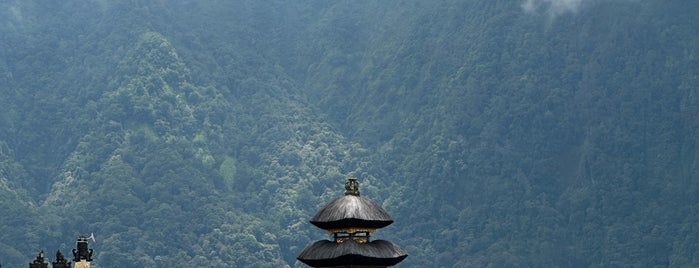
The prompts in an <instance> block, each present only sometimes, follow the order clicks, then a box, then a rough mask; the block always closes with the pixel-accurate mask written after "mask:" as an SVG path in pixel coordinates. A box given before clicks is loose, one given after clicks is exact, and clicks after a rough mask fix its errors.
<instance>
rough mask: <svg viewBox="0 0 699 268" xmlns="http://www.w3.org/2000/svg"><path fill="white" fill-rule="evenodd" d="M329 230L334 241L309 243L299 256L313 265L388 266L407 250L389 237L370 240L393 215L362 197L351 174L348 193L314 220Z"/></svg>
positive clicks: (390, 221)
mask: <svg viewBox="0 0 699 268" xmlns="http://www.w3.org/2000/svg"><path fill="white" fill-rule="evenodd" d="M311 223H312V224H313V225H315V226H317V227H318V228H321V229H324V230H327V232H328V234H331V235H332V238H333V240H332V241H331V240H320V241H316V242H315V243H313V244H311V245H309V246H307V247H306V248H305V249H304V250H303V251H301V254H299V256H298V257H297V259H298V260H299V261H301V262H303V263H305V264H306V265H308V266H311V267H372V268H379V267H388V266H393V265H396V264H398V263H399V262H401V261H402V260H403V259H405V258H406V257H407V256H408V253H407V252H406V251H405V250H403V249H402V248H400V247H399V246H398V245H396V244H393V243H392V242H389V241H386V240H371V239H370V238H371V234H373V233H375V232H376V230H377V229H379V228H383V227H386V226H388V225H390V224H391V223H393V219H392V218H391V216H390V215H388V213H387V212H386V211H385V210H384V209H383V208H382V207H381V206H379V204H377V203H376V202H374V201H373V200H371V199H369V198H366V197H363V196H360V194H359V183H358V182H357V179H356V178H354V176H350V177H349V178H348V180H347V182H346V183H345V195H344V196H340V197H338V198H335V199H334V200H332V201H330V203H328V204H327V205H325V207H323V208H322V209H321V210H320V211H318V213H317V214H316V215H315V216H314V217H313V218H312V219H311Z"/></svg>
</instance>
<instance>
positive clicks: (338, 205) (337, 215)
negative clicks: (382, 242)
mask: <svg viewBox="0 0 699 268" xmlns="http://www.w3.org/2000/svg"><path fill="white" fill-rule="evenodd" d="M311 223H312V224H313V225H315V226H318V227H320V228H321V229H325V230H328V229H339V228H349V227H355V228H383V227H386V226H388V225H390V224H391V223H393V219H392V218H391V216H390V215H388V212H386V211H385V210H384V209H383V208H382V207H381V206H379V204H377V203H376V202H374V200H371V199H369V198H366V197H363V196H356V195H344V196H340V197H338V198H335V200H333V201H330V203H328V204H327V205H325V207H323V208H322V209H321V210H320V211H318V213H317V214H316V215H315V216H313V218H312V219H311Z"/></svg>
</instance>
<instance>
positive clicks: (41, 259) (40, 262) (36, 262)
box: [29, 250, 49, 268]
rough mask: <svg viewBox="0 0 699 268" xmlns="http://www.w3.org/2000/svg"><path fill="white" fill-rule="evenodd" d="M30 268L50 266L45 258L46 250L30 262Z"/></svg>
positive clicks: (47, 267) (46, 267)
mask: <svg viewBox="0 0 699 268" xmlns="http://www.w3.org/2000/svg"><path fill="white" fill-rule="evenodd" d="M29 268H49V264H48V263H47V262H46V261H45V260H44V251H43V250H42V251H41V252H39V255H36V259H34V261H32V262H31V263H29Z"/></svg>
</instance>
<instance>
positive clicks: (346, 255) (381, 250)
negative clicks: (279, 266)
mask: <svg viewBox="0 0 699 268" xmlns="http://www.w3.org/2000/svg"><path fill="white" fill-rule="evenodd" d="M406 257H408V252H406V251H405V250H403V249H402V248H400V247H399V246H397V245H396V244H393V243H391V242H389V241H386V240H374V241H371V242H369V243H364V244H360V243H357V242H355V241H354V240H347V241H345V242H344V243H335V242H332V241H328V240H321V241H317V242H315V243H313V244H311V245H310V246H308V247H306V248H305V249H304V250H303V251H301V254H299V256H298V257H297V259H298V260H299V261H301V262H303V263H305V264H306V265H308V266H311V267H333V266H350V265H365V266H393V265H396V264H398V263H399V262H401V261H402V260H403V259H405V258H406Z"/></svg>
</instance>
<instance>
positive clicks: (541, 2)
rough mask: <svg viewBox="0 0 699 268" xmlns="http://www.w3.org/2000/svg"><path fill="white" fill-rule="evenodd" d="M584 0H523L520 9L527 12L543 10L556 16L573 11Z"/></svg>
mask: <svg viewBox="0 0 699 268" xmlns="http://www.w3.org/2000/svg"><path fill="white" fill-rule="evenodd" d="M583 1H585V0H525V1H524V2H523V3H522V9H523V10H524V11H525V12H528V13H535V12H538V11H540V10H545V11H546V12H547V13H548V14H549V15H550V16H553V17H555V16H558V15H561V14H564V13H568V12H570V13H575V12H577V11H578V10H579V8H580V6H581V4H582V2H583Z"/></svg>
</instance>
